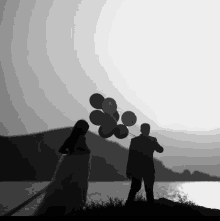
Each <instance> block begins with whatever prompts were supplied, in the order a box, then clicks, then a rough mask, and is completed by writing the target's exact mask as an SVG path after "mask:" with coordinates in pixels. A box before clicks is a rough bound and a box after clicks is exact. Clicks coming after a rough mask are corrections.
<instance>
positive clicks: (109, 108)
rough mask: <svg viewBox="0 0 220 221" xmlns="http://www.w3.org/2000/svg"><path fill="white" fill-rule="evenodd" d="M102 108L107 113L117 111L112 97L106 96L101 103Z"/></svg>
mask: <svg viewBox="0 0 220 221" xmlns="http://www.w3.org/2000/svg"><path fill="white" fill-rule="evenodd" d="M102 110H103V111H104V112H105V113H107V114H113V113H115V112H116V111H117V104H116V101H115V100H114V99H113V98H110V97H107V98H105V100H104V101H103V103H102Z"/></svg>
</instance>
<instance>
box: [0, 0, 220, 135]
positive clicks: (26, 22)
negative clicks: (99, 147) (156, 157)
mask: <svg viewBox="0 0 220 221" xmlns="http://www.w3.org/2000/svg"><path fill="white" fill-rule="evenodd" d="M177 2H178V3H177ZM219 6H220V4H219V2H218V1H217V0H216V1H215V0H213V1H196V0H194V1H187V0H186V1H145V0H140V1H130V0H126V1H123V0H100V1H90V0H74V1H72V0H62V1H59V0H47V1H37V0H28V1H24V0H16V1H13V0H2V1H1V3H0V14H1V16H0V17H1V26H0V32H1V41H0V48H1V51H0V60H1V66H0V72H1V73H0V101H1V106H0V107H1V109H0V110H1V111H0V134H1V135H20V134H26V133H33V132H40V131H45V130H48V129H53V128H59V127H66V126H73V125H74V123H75V122H76V121H77V120H78V119H81V118H84V119H86V120H88V121H89V114H90V112H91V111H93V110H94V109H93V108H92V107H91V105H90V103H89V97H90V96H91V95H92V94H93V93H101V94H102V95H103V96H105V97H112V98H114V99H115V100H116V102H117V105H118V107H119V108H120V109H122V110H123V111H126V110H130V111H133V112H134V113H135V114H136V116H137V124H136V126H137V127H136V126H133V127H130V128H129V130H130V132H131V133H133V134H135V135H137V134H139V131H138V126H140V124H142V123H144V122H148V123H150V124H151V128H152V130H153V131H154V130H155V131H156V130H166V129H170V130H174V131H175V130H176V131H177V130H182V131H195V133H196V131H209V130H213V129H216V128H219V126H220V116H219V112H220V105H219V102H217V101H218V100H219V99H218V96H217V95H218V94H219V92H220V91H219V90H220V89H219V88H218V82H219V74H218V73H219V70H220V67H219V57H220V55H219V51H220V50H219V49H220V43H219V41H218V39H219V38H220V29H219V21H220V15H219V13H218V11H219ZM119 113H120V112H119ZM90 130H91V131H93V132H96V133H97V131H98V128H97V127H96V126H94V125H92V124H91V123H90ZM112 139H114V138H112Z"/></svg>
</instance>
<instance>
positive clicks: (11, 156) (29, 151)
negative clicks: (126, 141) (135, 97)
mask: <svg viewBox="0 0 220 221" xmlns="http://www.w3.org/2000/svg"><path fill="white" fill-rule="evenodd" d="M71 131H72V127H66V128H59V129H54V130H49V131H44V132H40V133H35V134H29V135H20V136H11V137H6V136H0V166H1V167H0V171H1V176H0V181H50V180H51V178H52V176H53V173H54V170H55V167H56V163H57V161H58V159H59V156H60V153H59V152H58V150H59V148H60V146H61V145H62V144H63V143H64V141H65V140H66V139H67V138H68V136H69V135H70V133H71ZM86 137H87V144H88V147H89V148H90V150H91V155H92V159H91V171H90V181H94V182H95V181H97V182H98V181H100V182H105V181H106V182H108V181H109V182H110V181H125V180H127V178H126V174H125V172H126V164H127V159H128V150H127V149H125V148H124V147H122V146H121V145H119V144H118V143H116V142H113V141H109V140H105V139H103V138H101V137H100V136H98V135H96V134H94V133H92V132H88V134H87V135H86ZM154 164H155V169H156V181H161V182H165V181H217V180H220V178H217V177H210V176H209V175H207V174H204V173H201V172H197V171H196V172H194V173H193V174H190V172H189V173H187V172H186V173H183V174H180V173H177V172H173V171H172V170H170V169H168V168H166V167H165V166H164V165H163V163H162V162H161V161H160V160H158V159H156V158H154Z"/></svg>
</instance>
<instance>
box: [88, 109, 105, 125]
mask: <svg viewBox="0 0 220 221" xmlns="http://www.w3.org/2000/svg"><path fill="white" fill-rule="evenodd" d="M104 116H105V114H104V113H103V112H102V111H100V110H94V111H92V112H91V113H90V115H89V119H90V121H91V122H92V123H93V124H95V125H97V126H100V125H101V124H102V122H103V119H104Z"/></svg>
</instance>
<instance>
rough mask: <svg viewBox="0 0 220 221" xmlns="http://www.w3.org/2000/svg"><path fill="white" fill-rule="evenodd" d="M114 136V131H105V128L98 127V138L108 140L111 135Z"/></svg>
mask: <svg viewBox="0 0 220 221" xmlns="http://www.w3.org/2000/svg"><path fill="white" fill-rule="evenodd" d="M113 134H114V130H112V131H110V132H109V131H107V130H106V128H105V126H104V127H103V126H100V127H99V136H100V137H102V138H109V137H111V136H112V135H113Z"/></svg>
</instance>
